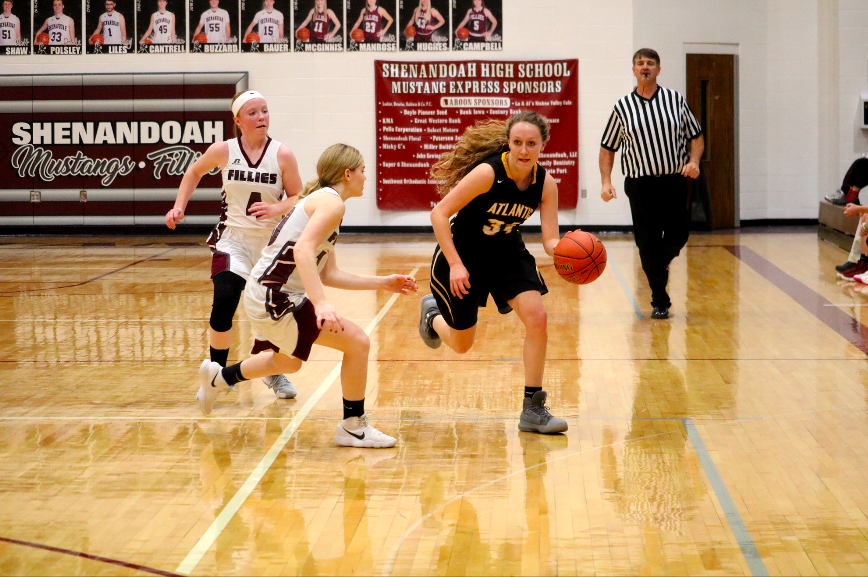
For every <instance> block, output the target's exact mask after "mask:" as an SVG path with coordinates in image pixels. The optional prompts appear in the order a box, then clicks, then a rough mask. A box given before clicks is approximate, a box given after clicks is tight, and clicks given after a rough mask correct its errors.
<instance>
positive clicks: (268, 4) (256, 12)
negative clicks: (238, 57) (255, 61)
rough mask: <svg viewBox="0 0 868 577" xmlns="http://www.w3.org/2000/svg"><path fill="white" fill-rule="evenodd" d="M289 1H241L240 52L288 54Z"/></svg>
mask: <svg viewBox="0 0 868 577" xmlns="http://www.w3.org/2000/svg"><path fill="white" fill-rule="evenodd" d="M289 15H290V11H289V1H288V0H280V2H275V0H241V23H242V25H246V26H247V27H246V28H245V29H244V32H243V34H242V35H241V51H242V52H289V40H288V39H287V37H286V32H287V31H288V30H289Z"/></svg>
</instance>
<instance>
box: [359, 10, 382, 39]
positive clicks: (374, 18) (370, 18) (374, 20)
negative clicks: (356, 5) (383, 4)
mask: <svg viewBox="0 0 868 577" xmlns="http://www.w3.org/2000/svg"><path fill="white" fill-rule="evenodd" d="M382 25H383V17H382V16H381V15H380V7H379V6H377V7H376V8H374V10H373V11H371V10H368V7H367V6H365V18H364V20H363V21H362V26H364V30H365V42H379V41H380V37H379V36H377V32H379V31H380V28H381V27H382Z"/></svg>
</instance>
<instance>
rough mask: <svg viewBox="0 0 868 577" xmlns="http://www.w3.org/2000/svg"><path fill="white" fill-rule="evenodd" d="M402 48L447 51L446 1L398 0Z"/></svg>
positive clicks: (447, 3) (447, 1)
mask: <svg viewBox="0 0 868 577" xmlns="http://www.w3.org/2000/svg"><path fill="white" fill-rule="evenodd" d="M399 4H400V7H401V9H400V18H399V24H400V26H401V30H400V32H399V38H400V47H401V50H408V51H416V52H445V51H447V50H449V0H400V2H399Z"/></svg>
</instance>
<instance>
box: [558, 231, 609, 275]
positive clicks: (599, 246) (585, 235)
mask: <svg viewBox="0 0 868 577" xmlns="http://www.w3.org/2000/svg"><path fill="white" fill-rule="evenodd" d="M555 270H556V271H558V274H559V275H561V277H562V278H563V279H564V280H566V281H567V282H571V283H573V284H588V283H590V282H593V281H595V280H597V277H599V276H600V275H601V274H603V271H604V270H606V247H605V246H603V243H602V242H600V241H599V240H598V239H597V237H596V236H594V235H592V234H591V233H589V232H583V231H581V230H574V231H571V232H568V233H567V234H566V235H564V238H562V239H561V240H560V242H558V245H557V246H556V247H555Z"/></svg>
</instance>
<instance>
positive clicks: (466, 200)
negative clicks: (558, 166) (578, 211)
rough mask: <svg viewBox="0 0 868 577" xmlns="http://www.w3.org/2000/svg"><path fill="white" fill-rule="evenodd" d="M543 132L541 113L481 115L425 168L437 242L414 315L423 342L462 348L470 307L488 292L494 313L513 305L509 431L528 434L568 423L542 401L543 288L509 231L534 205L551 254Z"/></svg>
mask: <svg viewBox="0 0 868 577" xmlns="http://www.w3.org/2000/svg"><path fill="white" fill-rule="evenodd" d="M548 139H549V123H548V121H547V120H546V119H545V118H544V117H543V116H541V115H539V114H537V113H536V112H520V113H519V114H517V115H515V116H513V117H512V118H510V119H509V120H508V121H506V122H503V121H497V120H490V121H487V122H480V123H477V124H476V125H475V126H472V127H470V128H468V129H467V130H466V131H465V132H464V134H463V135H462V136H461V139H460V140H459V141H458V143H457V144H456V146H455V149H453V150H452V151H450V152H447V153H445V154H443V155H442V156H441V157H440V160H439V161H437V162H436V163H435V164H434V166H433V167H431V177H432V178H433V179H434V180H437V181H439V182H440V183H441V184H439V185H438V187H437V188H438V191H439V192H440V194H441V195H444V196H443V199H442V200H441V201H440V202H439V203H438V204H437V206H435V207H434V210H432V211H431V224H432V225H433V226H434V234H435V236H436V237H437V242H438V246H437V248H436V249H435V251H434V259H433V261H432V263H431V291H432V293H433V295H427V296H425V297H423V298H422V311H421V318H420V320H419V334H420V335H421V337H422V340H423V341H424V342H425V344H426V345H428V346H429V347H431V348H433V349H436V348H438V347H439V346H440V344H441V342H445V343H446V345H447V346H449V348H450V349H452V350H453V351H455V352H456V353H459V354H463V353H466V352H467V351H469V350H470V347H471V346H472V345H473V341H474V339H475V337H476V324H477V315H478V309H479V307H480V306H486V303H487V301H488V296H489V295H491V296H492V297H493V298H494V302H495V304H496V305H497V308H498V311H499V312H500V313H501V314H506V313H508V312H510V311H512V310H515V312H516V314H517V315H518V318H519V319H520V320H521V322H522V323H523V324H524V327H525V341H524V375H525V388H524V401H523V407H522V408H523V410H522V413H521V417H520V420H519V425H518V428H519V430H521V431H530V432H536V433H560V432H563V431H566V430H567V422H566V421H564V420H563V419H559V418H557V417H555V416H553V415H552V414H551V413H549V412H548V409H547V407H546V406H545V401H546V396H547V393H546V392H545V391H543V390H542V384H543V371H544V369H545V359H546V346H547V342H548V332H547V316H546V310H545V307H544V306H543V301H542V295H544V294H546V293H547V292H548V288H546V285H545V282H544V281H543V279H542V277H541V276H540V274H539V272H538V271H537V268H536V261H535V260H534V258H533V256H531V254H530V253H529V252H528V250H527V248H525V245H524V241H523V240H522V238H521V233H520V232H519V230H518V225H520V224H521V223H523V222H524V221H525V220H527V219H528V217H530V216H531V215H532V214H533V213H534V212H535V211H536V209H537V208H538V209H539V211H540V221H541V224H542V239H543V248H545V251H546V253H547V254H549V255H554V250H555V246H556V245H557V244H558V241H559V238H558V185H557V183H556V182H555V179H554V178H553V177H552V176H551V175H549V174H548V173H547V172H546V170H545V169H544V168H543V167H541V166H540V165H539V164H537V160H538V159H539V155H540V153H541V152H542V151H543V149H544V148H545V144H546V142H548ZM453 215H455V216H454V217H453ZM450 217H452V218H450Z"/></svg>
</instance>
